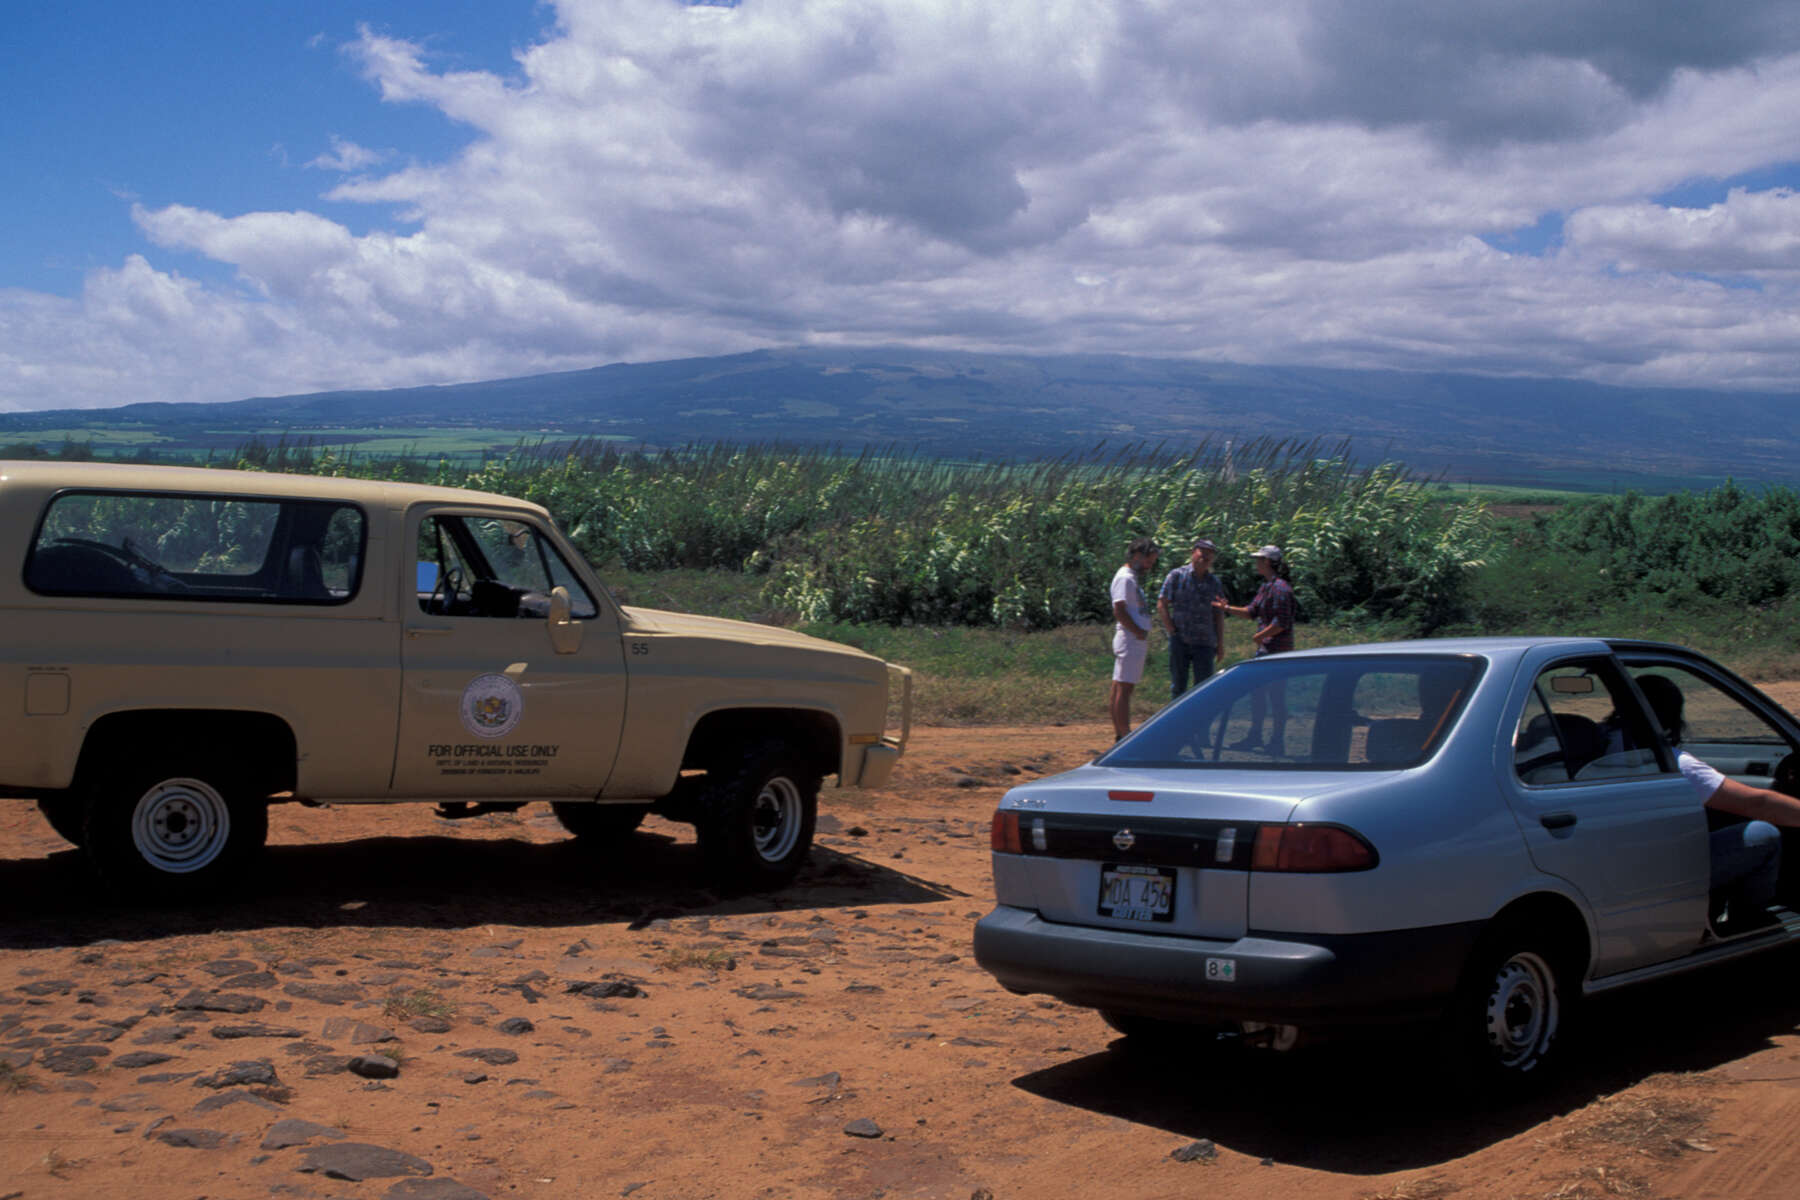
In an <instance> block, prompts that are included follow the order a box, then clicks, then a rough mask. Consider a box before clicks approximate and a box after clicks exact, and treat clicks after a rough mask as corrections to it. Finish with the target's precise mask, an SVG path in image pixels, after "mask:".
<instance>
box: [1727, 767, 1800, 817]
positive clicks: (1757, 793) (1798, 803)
mask: <svg viewBox="0 0 1800 1200" xmlns="http://www.w3.org/2000/svg"><path fill="white" fill-rule="evenodd" d="M1706 807H1708V808H1711V809H1716V810H1717V811H1719V812H1724V813H1731V814H1732V815H1733V816H1738V817H1748V818H1749V819H1750V820H1752V821H1767V822H1769V824H1771V825H1789V826H1800V800H1796V799H1794V798H1793V797H1792V796H1784V795H1782V794H1781V793H1780V792H1772V791H1770V790H1769V789H1768V788H1759V787H1751V786H1750V785H1749V784H1747V783H1739V782H1738V781H1737V780H1735V779H1731V778H1726V779H1723V780H1721V781H1720V783H1719V787H1718V790H1717V791H1715V792H1714V793H1713V794H1712V795H1711V796H1709V797H1707V800H1706Z"/></svg>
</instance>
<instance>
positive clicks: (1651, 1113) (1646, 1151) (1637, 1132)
mask: <svg viewBox="0 0 1800 1200" xmlns="http://www.w3.org/2000/svg"><path fill="white" fill-rule="evenodd" d="M1661 1082H1663V1083H1664V1084H1666V1085H1669V1086H1663V1087H1650V1088H1637V1089H1633V1090H1632V1091H1631V1092H1627V1093H1623V1094H1621V1095H1617V1096H1606V1097H1603V1098H1601V1099H1600V1100H1597V1101H1595V1102H1594V1104H1593V1105H1592V1106H1590V1108H1589V1109H1588V1110H1587V1111H1586V1112H1584V1113H1582V1114H1581V1115H1580V1116H1579V1118H1578V1120H1579V1122H1580V1123H1579V1125H1578V1126H1577V1127H1576V1128H1575V1129H1572V1130H1570V1131H1569V1132H1568V1133H1566V1134H1564V1135H1563V1136H1562V1138H1561V1142H1562V1145H1563V1146H1564V1147H1566V1148H1567V1149H1570V1150H1581V1151H1589V1152H1591V1151H1594V1150H1595V1149H1600V1150H1604V1149H1606V1148H1609V1147H1610V1148H1617V1149H1620V1150H1627V1151H1630V1152H1631V1153H1632V1154H1633V1155H1634V1156H1639V1157H1644V1158H1654V1159H1664V1160H1667V1159H1672V1158H1679V1157H1680V1156H1681V1155H1683V1154H1686V1153H1688V1152H1690V1151H1699V1152H1701V1153H1707V1152H1710V1151H1711V1150H1712V1147H1711V1146H1710V1145H1708V1144H1707V1142H1706V1136H1707V1130H1706V1122H1707V1120H1708V1119H1709V1118H1710V1117H1711V1116H1712V1112H1713V1108H1714V1107H1715V1105H1714V1103H1713V1101H1712V1100H1711V1099H1710V1098H1709V1097H1707V1096H1704V1095H1695V1094H1692V1093H1691V1092H1690V1093H1689V1094H1683V1090H1684V1089H1683V1088H1682V1086H1681V1085H1682V1083H1683V1082H1687V1083H1690V1084H1692V1083H1703V1082H1705V1081H1704V1080H1691V1081H1683V1080H1680V1079H1679V1078H1675V1079H1665V1080H1663V1081H1661Z"/></svg>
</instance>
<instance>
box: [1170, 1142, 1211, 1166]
mask: <svg viewBox="0 0 1800 1200" xmlns="http://www.w3.org/2000/svg"><path fill="white" fill-rule="evenodd" d="M1169 1157H1170V1158H1172V1159H1174V1160H1175V1161H1176V1162H1184V1163H1187V1162H1205V1163H1209V1162H1211V1161H1213V1160H1214V1159H1215V1158H1217V1157H1219V1148H1218V1147H1217V1146H1215V1145H1213V1142H1212V1139H1211V1138H1201V1139H1200V1140H1199V1141H1197V1142H1189V1143H1188V1144H1187V1145H1185V1146H1183V1147H1181V1148H1180V1149H1179V1150H1171V1151H1169Z"/></svg>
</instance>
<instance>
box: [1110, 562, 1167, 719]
mask: <svg viewBox="0 0 1800 1200" xmlns="http://www.w3.org/2000/svg"><path fill="white" fill-rule="evenodd" d="M1161 553H1162V551H1161V550H1159V549H1158V548H1157V545H1156V543H1155V542H1154V541H1152V540H1151V539H1149V538H1138V539H1136V540H1135V541H1133V542H1132V543H1131V545H1129V546H1127V547H1126V548H1125V565H1124V566H1122V567H1120V568H1119V569H1118V570H1117V571H1116V572H1114V573H1113V578H1112V613H1113V675H1112V677H1113V685H1112V700H1111V702H1110V703H1109V704H1108V706H1107V709H1108V711H1109V712H1110V713H1111V714H1112V723H1113V737H1114V739H1115V740H1116V739H1118V738H1122V737H1124V736H1125V735H1126V734H1128V733H1130V732H1131V693H1132V689H1134V688H1136V687H1137V681H1138V680H1140V679H1142V678H1143V677H1144V659H1145V658H1146V657H1148V655H1149V653H1150V600H1149V598H1148V597H1147V596H1145V595H1144V575H1145V573H1146V572H1147V571H1149V570H1150V568H1152V567H1154V566H1155V565H1156V559H1157V556H1158V555H1160V554H1161Z"/></svg>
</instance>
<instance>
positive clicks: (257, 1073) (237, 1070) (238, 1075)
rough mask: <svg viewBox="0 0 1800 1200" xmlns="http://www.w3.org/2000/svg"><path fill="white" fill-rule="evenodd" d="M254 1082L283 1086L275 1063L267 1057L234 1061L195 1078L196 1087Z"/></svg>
mask: <svg viewBox="0 0 1800 1200" xmlns="http://www.w3.org/2000/svg"><path fill="white" fill-rule="evenodd" d="M252 1084H268V1085H272V1086H275V1087H279V1086H281V1080H280V1079H279V1078H278V1077H277V1076H276V1074H275V1064H274V1063H272V1062H270V1061H269V1060H268V1059H266V1058H259V1059H245V1060H242V1061H239V1062H234V1063H232V1064H231V1065H230V1066H229V1067H225V1068H223V1069H222V1070H218V1071H214V1072H213V1073H212V1074H211V1075H203V1076H201V1077H200V1078H199V1079H196V1080H194V1086H195V1087H208V1088H226V1087H242V1086H248V1085H252Z"/></svg>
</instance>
